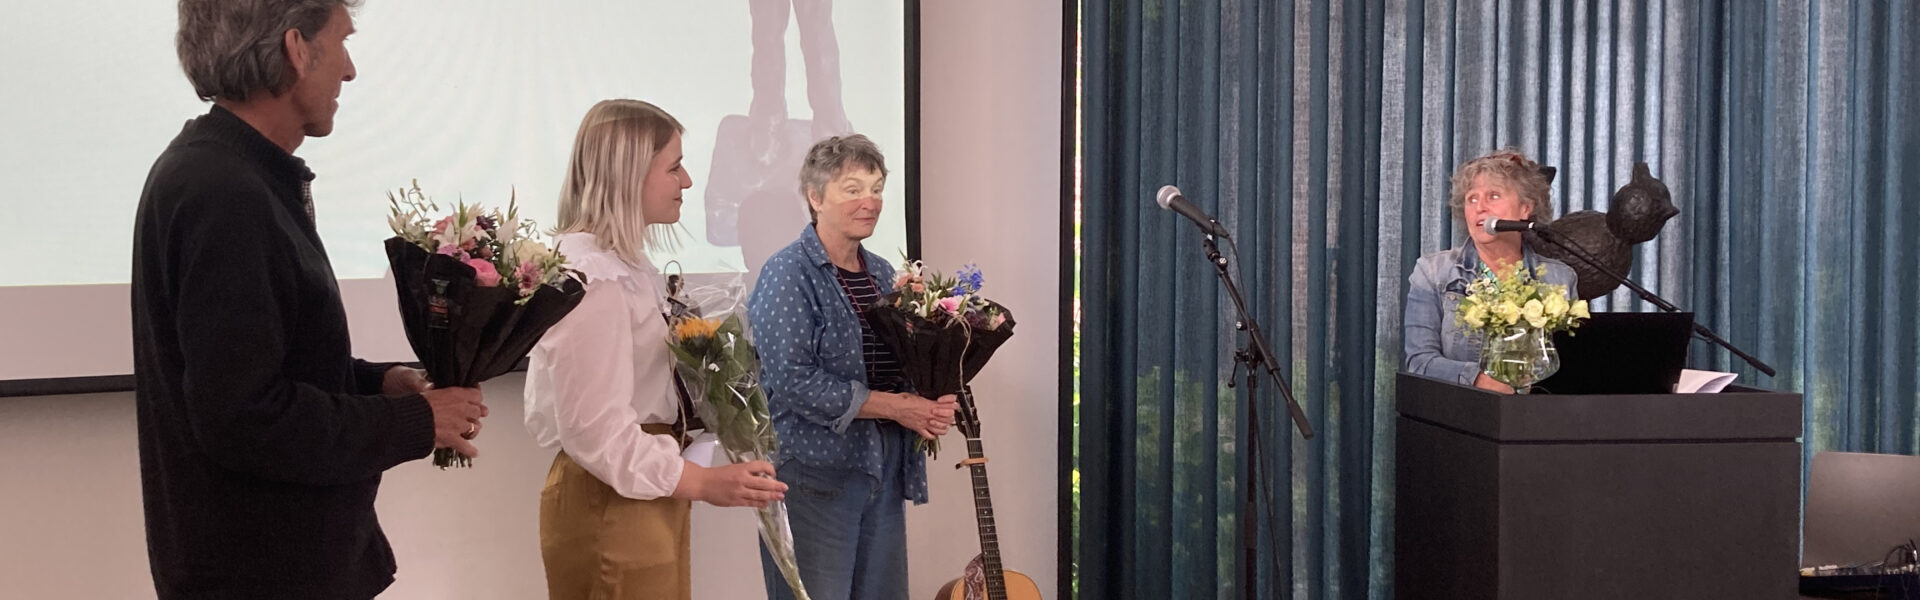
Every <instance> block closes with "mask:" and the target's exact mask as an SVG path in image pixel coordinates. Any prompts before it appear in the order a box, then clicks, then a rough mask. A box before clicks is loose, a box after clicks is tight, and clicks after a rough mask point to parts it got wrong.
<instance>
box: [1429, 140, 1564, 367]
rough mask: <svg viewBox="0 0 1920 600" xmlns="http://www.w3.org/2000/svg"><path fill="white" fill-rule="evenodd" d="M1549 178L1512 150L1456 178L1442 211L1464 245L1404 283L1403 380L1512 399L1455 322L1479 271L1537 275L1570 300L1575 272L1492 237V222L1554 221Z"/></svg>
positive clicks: (1516, 238) (1510, 236) (1503, 235)
mask: <svg viewBox="0 0 1920 600" xmlns="http://www.w3.org/2000/svg"><path fill="white" fill-rule="evenodd" d="M1552 177H1553V170H1552V169H1551V168H1548V167H1542V166H1540V164H1539V163H1536V162H1534V161H1532V160H1530V159H1528V158H1527V157H1526V156H1525V155H1523V154H1521V153H1520V152H1519V151H1517V150H1512V149H1505V150H1499V151H1496V152H1493V153H1491V154H1488V155H1486V156H1481V157H1478V158H1475V159H1473V160H1469V161H1467V162H1466V163H1465V164H1462V165H1460V168H1459V169H1458V170H1456V171H1455V172H1454V174H1453V189H1452V191H1451V193H1450V194H1449V195H1448V197H1447V206H1448V207H1449V208H1451V209H1453V218H1454V222H1455V224H1457V225H1461V226H1464V227H1465V228H1466V231H1467V241H1466V243H1464V244H1461V245H1459V246H1456V247H1454V248H1453V249H1450V250H1441V251H1439V252H1434V253H1432V254H1428V255H1426V256H1422V257H1420V260H1419V262H1417V263H1415V264H1414V266H1413V274H1412V275H1410V276H1408V278H1407V306H1406V315H1405V320H1404V321H1402V326H1403V327H1404V333H1405V337H1404V340H1403V342H1404V344H1405V352H1406V363H1405V364H1404V365H1402V366H1403V367H1404V368H1405V369H1406V370H1407V372H1409V373H1414V374H1417V375H1425V376H1427V377H1432V378H1436V379H1442V380H1446V381H1452V382H1454V383H1458V384H1460V385H1471V386H1475V387H1479V388H1483V389H1487V390H1492V391H1496V392H1501V393H1508V394H1510V393H1513V388H1512V387H1511V386H1508V385H1507V384H1504V383H1500V382H1499V381H1495V380H1494V379H1493V378H1492V377H1488V376H1487V375H1486V374H1485V373H1482V372H1480V348H1481V346H1482V345H1483V344H1485V341H1484V340H1481V339H1479V337H1478V336H1476V335H1472V334H1471V333H1470V332H1469V331H1467V330H1466V329H1465V328H1463V327H1462V326H1461V324H1460V320H1459V319H1458V318H1456V317H1455V316H1454V312H1455V309H1456V308H1458V307H1459V305H1460V299H1461V298H1464V297H1466V294H1467V284H1468V283H1469V282H1471V281H1473V280H1474V279H1476V278H1479V277H1480V276H1481V273H1482V272H1483V271H1487V270H1490V271H1492V272H1493V273H1496V274H1500V275H1505V274H1507V273H1510V272H1512V271H1513V270H1514V269H1525V270H1526V272H1527V273H1529V274H1536V273H1537V274H1538V275H1537V276H1538V277H1539V278H1540V280H1541V281H1543V282H1545V283H1550V284H1556V285H1564V286H1566V289H1567V293H1568V298H1567V299H1568V300H1572V299H1573V297H1572V294H1573V291H1574V290H1575V289H1576V288H1578V287H1579V286H1578V285H1576V281H1575V279H1576V277H1575V274H1574V272H1573V269H1571V268H1569V267H1567V265H1566V264H1565V263H1562V262H1560V261H1557V260H1554V259H1551V258H1547V257H1544V256H1540V255H1538V254H1535V253H1534V251H1533V248H1531V247H1528V246H1527V243H1526V240H1525V238H1523V237H1521V235H1520V233H1519V232H1517V231H1509V232H1497V233H1496V232H1492V231H1489V227H1487V225H1488V223H1489V222H1490V221H1493V220H1507V221H1533V222H1535V223H1546V222H1548V221H1552V220H1553V204H1552V202H1551V199H1550V197H1549V195H1550V194H1551V193H1552V187H1551V183H1552Z"/></svg>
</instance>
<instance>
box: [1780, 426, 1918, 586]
mask: <svg viewBox="0 0 1920 600" xmlns="http://www.w3.org/2000/svg"><path fill="white" fill-rule="evenodd" d="M1812 471H1813V472H1812V473H1811V474H1810V475H1808V477H1807V514H1806V537H1805V541H1804V542H1803V544H1804V545H1803V546H1802V550H1801V554H1800V566H1803V567H1824V566H1828V565H1834V566H1841V567H1851V566H1859V565H1865V564H1869V563H1876V562H1880V561H1881V560H1883V559H1885V558H1886V557H1887V553H1888V552H1889V551H1891V550H1893V548H1894V547H1895V546H1899V545H1902V544H1906V543H1907V542H1910V541H1914V540H1920V510H1916V509H1915V508H1914V502H1915V501H1916V500H1920V457H1913V456H1897V455H1892V454H1859V453H1853V452H1821V453H1819V454H1815V455H1814V456H1813V469H1812Z"/></svg>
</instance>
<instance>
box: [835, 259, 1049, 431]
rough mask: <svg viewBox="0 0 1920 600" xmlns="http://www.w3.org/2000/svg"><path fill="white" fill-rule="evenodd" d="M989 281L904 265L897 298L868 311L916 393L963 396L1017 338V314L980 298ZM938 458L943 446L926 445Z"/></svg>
mask: <svg viewBox="0 0 1920 600" xmlns="http://www.w3.org/2000/svg"><path fill="white" fill-rule="evenodd" d="M985 283H986V277H985V276H984V275H982V274H981V272H980V269H978V268H976V267H974V266H972V265H968V266H966V267H963V268H961V269H960V271H959V272H958V273H956V274H955V276H954V277H952V278H948V277H944V276H942V275H940V274H939V273H928V272H926V267H925V265H923V264H922V263H921V262H920V261H917V260H909V261H907V262H906V264H903V265H901V267H900V275H899V278H898V280H896V281H895V282H894V286H893V292H892V293H889V294H887V295H886V296H883V297H881V299H880V302H879V303H877V304H874V305H872V306H869V307H867V308H866V309H865V312H866V314H867V323H869V324H870V326H872V327H873V332H874V335H875V336H876V337H879V338H880V340H881V341H882V342H883V343H885V344H887V346H888V347H889V348H892V349H893V353H894V355H895V356H897V357H899V359H900V368H901V370H902V371H904V372H905V374H906V377H907V382H908V383H910V384H912V385H913V389H914V392H915V393H917V394H919V395H920V396H922V397H926V398H938V397H940V396H944V395H947V394H958V393H960V391H961V388H962V387H964V386H966V384H967V382H969V381H972V380H973V376H974V375H976V374H979V373H980V369H981V368H982V367H985V366H987V360H988V359H990V358H993V352H994V351H995V350H999V349H1000V345H1001V344H1004V343H1006V342H1007V339H1009V338H1012V337H1013V313H1011V312H1008V311H1007V309H1006V307H1003V306H1001V305H1000V304H999V303H997V302H994V301H992V300H988V299H986V298H985V297H982V296H980V287H981V286H982V285H984V284H985ZM920 447H921V448H922V449H923V450H925V451H927V452H928V453H930V454H932V453H938V452H939V451H940V444H939V441H938V440H934V441H931V442H928V441H926V440H922V444H921V446H920Z"/></svg>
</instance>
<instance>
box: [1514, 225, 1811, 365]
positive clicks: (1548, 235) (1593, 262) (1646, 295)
mask: <svg viewBox="0 0 1920 600" xmlns="http://www.w3.org/2000/svg"><path fill="white" fill-rule="evenodd" d="M1530 231H1532V232H1533V233H1534V234H1535V237H1538V238H1540V239H1542V240H1546V241H1547V243H1550V244H1553V245H1555V246H1559V247H1560V249H1562V250H1566V251H1567V255H1568V256H1572V257H1574V258H1578V259H1580V262H1584V263H1587V266H1589V267H1593V269H1594V270H1596V271H1599V272H1600V274H1602V275H1606V276H1608V277H1612V278H1613V279H1614V281H1618V282H1620V284H1621V285H1624V286H1627V289H1629V290H1632V291H1633V294H1634V295H1635V296H1638V297H1640V299H1641V300H1645V301H1647V303H1648V304H1652V305H1654V306H1655V307H1658V308H1659V309H1660V310H1663V311H1666V312H1681V310H1680V307H1678V306H1674V305H1673V303H1672V302H1668V301H1667V300H1666V299H1665V298H1661V297H1660V296H1658V295H1656V294H1654V293H1653V292H1650V291H1647V288H1644V287H1640V284H1638V283H1634V282H1633V280H1632V279H1628V278H1626V277H1623V276H1621V275H1620V274H1619V273H1615V272H1613V269H1609V268H1607V266H1606V265H1604V264H1601V262H1600V261H1599V260H1597V259H1595V258H1593V256H1592V255H1589V254H1587V252H1586V250H1585V249H1582V248H1579V247H1577V246H1578V244H1568V243H1566V242H1563V241H1561V240H1560V236H1559V235H1558V234H1555V233H1554V232H1553V231H1552V230H1549V229H1545V228H1536V229H1531V230H1530ZM1693 332H1694V333H1695V334H1698V335H1699V336H1700V337H1701V338H1703V339H1705V340H1707V341H1708V342H1710V343H1712V344H1714V345H1717V346H1720V347H1721V348H1725V349H1726V350H1727V351H1728V352H1732V353H1733V355H1734V356H1738V357H1740V358H1741V360H1745V361H1747V364H1748V365H1752V366H1753V368H1755V369H1758V370H1759V371H1760V372H1761V373H1766V374H1767V376H1768V377H1773V376H1774V370H1773V367H1772V366H1769V365H1768V364H1767V363H1765V362H1761V360H1760V359H1758V358H1754V356H1753V355H1751V354H1747V353H1746V352H1744V351H1742V350H1740V349H1739V348H1737V347H1734V345H1733V344H1732V343H1731V342H1728V341H1727V340H1725V339H1723V338H1721V337H1720V335H1719V334H1716V333H1714V332H1713V330H1712V329H1708V328H1707V326H1705V325H1701V324H1700V322H1699V321H1694V322H1693Z"/></svg>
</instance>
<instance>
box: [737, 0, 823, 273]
mask: <svg viewBox="0 0 1920 600" xmlns="http://www.w3.org/2000/svg"><path fill="white" fill-rule="evenodd" d="M747 4H748V9H749V11H750V15H751V17H752V21H753V25H752V38H753V64H752V72H751V74H750V75H751V77H752V82H753V100H752V102H751V104H750V105H749V107H748V109H747V114H745V115H727V116H726V117H723V118H722V119H721V120H720V125H719V130H718V131H717V132H716V133H715V134H714V141H715V143H714V151H713V162H712V163H711V165H712V176H711V177H710V178H709V179H708V183H707V187H706V193H705V202H706V206H707V227H706V237H707V241H708V243H711V244H714V245H718V246H739V247H740V253H741V258H742V259H743V263H744V264H745V266H746V268H747V276H746V281H747V282H748V285H751V284H752V282H753V281H754V280H755V278H756V277H758V276H759V271H760V265H761V263H764V262H766V260H767V257H768V256H771V255H772V254H773V253H774V251H776V250H779V249H780V247H781V246H782V245H784V244H785V243H786V242H789V241H792V239H793V236H794V233H795V232H796V231H797V230H798V229H799V227H800V226H801V225H802V224H804V223H806V222H807V210H806V206H805V200H803V199H802V198H801V196H800V192H799V188H800V181H799V179H798V178H799V174H800V161H801V160H802V159H803V158H805V156H804V153H805V152H806V149H807V148H808V147H810V146H812V145H813V143H814V142H815V141H818V140H822V139H826V138H828V137H831V136H835V135H845V134H848V133H852V132H853V125H852V123H851V122H850V121H849V120H848V119H847V111H846V107H845V105H844V103H843V102H842V100H841V81H840V46H839V41H838V39H837V38H836V37H835V34H834V28H833V2H832V0H749V2H748V3H747ZM790 20H791V21H793V22H796V23H797V24H798V27H799V34H800V52H801V55H802V57H803V58H804V61H805V65H806V74H805V78H806V80H805V81H806V86H807V104H808V108H809V109H810V110H811V111H812V115H811V118H810V119H791V118H788V115H787V101H786V98H787V41H786V38H787V24H788V22H789V21H790Z"/></svg>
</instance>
